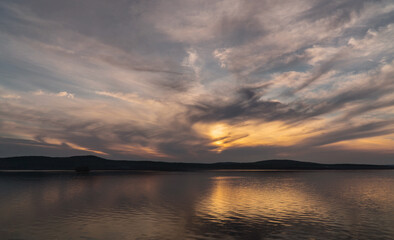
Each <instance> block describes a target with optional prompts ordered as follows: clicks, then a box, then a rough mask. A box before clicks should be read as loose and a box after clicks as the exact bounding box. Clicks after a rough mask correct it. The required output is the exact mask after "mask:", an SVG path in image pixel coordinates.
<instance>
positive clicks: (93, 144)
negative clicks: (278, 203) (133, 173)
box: [0, 0, 394, 163]
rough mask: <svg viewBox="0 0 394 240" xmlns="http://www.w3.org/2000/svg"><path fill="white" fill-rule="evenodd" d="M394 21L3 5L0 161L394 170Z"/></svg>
mask: <svg viewBox="0 0 394 240" xmlns="http://www.w3.org/2000/svg"><path fill="white" fill-rule="evenodd" d="M73 2H74V3H77V2H78V4H73ZM86 9H90V10H89V11H85V10H86ZM113 13H116V14H113ZM393 13H394V4H393V3H392V1H389V0H383V1H358V0H357V1H356V0H346V1H328V0H319V1H312V0H297V1H286V0H284V1H255V0H249V1H243V0H230V1H228V0H225V1H224V0H217V1H180V0H173V1H155V2H149V1H142V2H140V1H130V2H127V3H126V2H123V1H119V2H111V4H109V3H108V2H106V1H101V0H99V1H86V2H85V3H84V4H80V3H79V1H77V0H69V1H52V2H45V4H44V2H40V1H39V2H34V3H33V2H32V1H18V2H15V3H14V2H3V3H1V4H0V63H1V64H0V149H1V151H0V152H1V153H2V154H3V155H12V154H15V152H20V153H23V154H35V153H38V152H42V154H46V153H48V154H55V155H62V154H63V155H67V154H79V153H84V152H86V153H94V154H98V155H103V156H108V157H111V158H122V159H131V158H138V159H141V158H142V159H157V158H160V159H169V160H171V161H227V160H232V161H252V160H261V159H264V158H277V157H283V156H286V158H298V159H300V158H301V159H305V160H316V158H317V156H321V154H320V153H322V154H323V155H324V156H325V158H324V161H330V157H331V156H335V157H334V158H333V159H335V160H332V161H345V160H346V161H348V159H349V158H348V156H349V154H350V155H352V156H357V159H364V160H363V161H365V162H368V159H367V156H368V157H370V156H375V157H373V158H371V160H370V161H369V162H373V161H374V159H376V161H380V162H386V163H387V162H390V161H392V151H391V150H390V149H391V147H390V146H392V145H391V144H392V143H393V141H394V139H393V134H394V133H393V129H394V122H393V119H394V107H393V106H394V95H393V92H394V81H393V79H394V57H393V56H394V43H393V41H392V39H393V36H394V18H393V16H394V14H393ZM334 152H336V153H335V154H334ZM42 154H41V155H42ZM390 154H391V155H390ZM360 157H361V158H360ZM355 159H356V157H355Z"/></svg>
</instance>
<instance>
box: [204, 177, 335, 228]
mask: <svg viewBox="0 0 394 240" xmlns="http://www.w3.org/2000/svg"><path fill="white" fill-rule="evenodd" d="M215 180H216V185H215V187H214V188H213V190H212V192H211V193H210V194H209V195H208V196H207V198H206V199H204V200H203V201H201V202H200V203H199V204H198V205H197V210H198V212H199V214H201V215H202V216H206V215H209V216H211V217H214V218H215V219H217V220H221V221H223V220H226V219H231V217H234V214H241V215H243V216H248V217H251V218H253V217H256V216H264V217H270V218H275V219H277V218H284V217H286V216H289V215H294V214H296V215H297V214H299V215H304V214H308V213H312V212H313V211H312V210H311V209H317V208H318V209H319V214H321V215H327V212H328V211H329V209H327V208H326V206H324V205H322V202H320V201H319V200H318V199H314V198H313V196H311V195H310V194H307V193H304V192H303V191H302V190H299V189H297V187H299V188H302V186H294V185H291V184H288V183H278V184H274V185H272V182H271V184H269V185H260V184H254V183H249V182H248V183H245V184H239V182H240V181H239V179H237V181H233V179H231V178H230V179H227V178H224V179H215ZM234 182H237V184H234Z"/></svg>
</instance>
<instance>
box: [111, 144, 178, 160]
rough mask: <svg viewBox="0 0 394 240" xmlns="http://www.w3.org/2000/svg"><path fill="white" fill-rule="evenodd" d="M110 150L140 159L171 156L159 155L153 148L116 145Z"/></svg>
mask: <svg viewBox="0 0 394 240" xmlns="http://www.w3.org/2000/svg"><path fill="white" fill-rule="evenodd" d="M109 149H111V150H115V151H118V152H121V153H124V154H133V155H137V156H141V157H167V158H170V157H171V156H169V155H167V154H164V153H161V152H160V151H158V150H157V149H155V148H153V147H147V146H141V145H127V144H117V145H112V146H110V147H109Z"/></svg>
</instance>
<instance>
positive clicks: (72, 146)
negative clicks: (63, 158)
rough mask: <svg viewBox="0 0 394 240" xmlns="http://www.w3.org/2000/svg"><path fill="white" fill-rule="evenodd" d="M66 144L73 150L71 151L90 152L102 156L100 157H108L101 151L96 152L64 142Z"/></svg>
mask: <svg viewBox="0 0 394 240" xmlns="http://www.w3.org/2000/svg"><path fill="white" fill-rule="evenodd" d="M66 144H67V145H68V146H69V147H70V148H73V149H76V150H81V151H86V152H92V153H97V154H102V155H108V153H105V152H102V151H98V150H93V149H89V148H85V147H82V146H79V145H77V144H74V143H70V142H66Z"/></svg>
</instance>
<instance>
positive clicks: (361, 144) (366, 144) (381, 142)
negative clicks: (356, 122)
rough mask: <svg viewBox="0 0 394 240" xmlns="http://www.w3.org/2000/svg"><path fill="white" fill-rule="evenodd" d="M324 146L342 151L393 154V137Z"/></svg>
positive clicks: (372, 138)
mask: <svg viewBox="0 0 394 240" xmlns="http://www.w3.org/2000/svg"><path fill="white" fill-rule="evenodd" d="M325 146H335V147H339V148H343V149H353V150H365V151H380V152H387V153H394V147H393V146H394V135H386V136H379V137H370V138H362V139H353V140H347V141H341V142H336V143H332V144H328V145H325Z"/></svg>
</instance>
